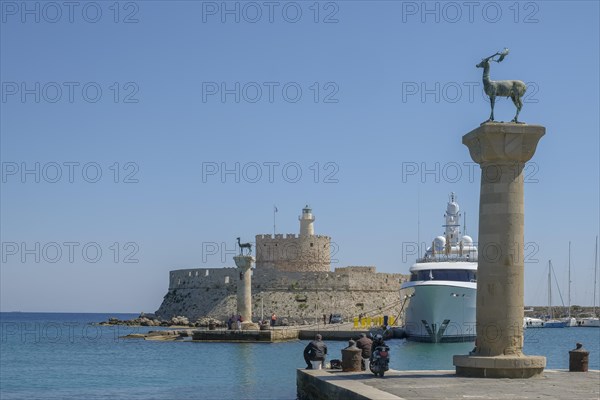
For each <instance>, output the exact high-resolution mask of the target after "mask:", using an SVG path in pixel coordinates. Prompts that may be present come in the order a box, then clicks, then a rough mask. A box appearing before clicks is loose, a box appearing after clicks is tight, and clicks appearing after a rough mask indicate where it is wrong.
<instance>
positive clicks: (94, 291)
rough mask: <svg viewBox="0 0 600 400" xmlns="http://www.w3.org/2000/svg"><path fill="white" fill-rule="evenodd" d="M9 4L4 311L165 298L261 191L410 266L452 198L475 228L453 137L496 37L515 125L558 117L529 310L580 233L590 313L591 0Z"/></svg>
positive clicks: (475, 196) (219, 253) (540, 180)
mask: <svg viewBox="0 0 600 400" xmlns="http://www.w3.org/2000/svg"><path fill="white" fill-rule="evenodd" d="M0 4H1V5H2V10H1V11H2V21H1V26H0V34H1V37H0V45H1V54H0V55H1V59H0V67H1V71H0V74H1V81H2V93H1V94H2V98H1V99H0V101H1V102H0V106H1V115H0V129H1V142H0V144H1V149H0V155H1V159H2V183H1V185H2V186H1V189H2V190H1V195H0V199H1V227H0V233H1V235H2V246H3V247H2V266H1V269H0V276H1V283H0V285H1V286H0V288H1V294H0V300H1V303H0V309H1V310H2V311H12V310H22V311H90V312H93V311H97V312H111V311H112V312H117V311H121V312H129V311H131V312H138V311H147V312H151V311H154V310H155V309H156V308H158V306H159V304H160V302H161V300H162V297H163V295H164V294H165V293H166V290H167V284H168V282H167V279H168V271H169V270H171V269H177V268H192V267H224V266H233V261H232V259H231V253H232V250H233V249H234V248H235V247H234V242H235V238H236V237H237V236H241V237H242V240H244V241H249V240H253V238H254V235H255V234H260V233H272V230H273V205H274V204H276V205H277V207H278V209H279V212H278V213H277V231H278V232H279V233H297V231H298V229H299V226H298V221H297V217H298V215H299V214H300V211H301V208H302V207H303V206H304V205H305V204H307V203H308V204H310V205H311V206H312V208H313V211H314V213H315V215H316V218H317V220H316V222H315V228H316V232H317V233H319V234H326V235H329V236H331V237H332V240H333V241H334V242H335V244H336V254H335V255H334V256H333V258H334V259H335V260H337V262H336V263H335V264H334V266H346V265H375V266H377V268H378V270H379V271H385V272H402V273H406V272H407V271H408V267H409V266H410V265H411V263H412V262H413V261H414V259H415V258H416V255H413V254H412V253H411V249H412V246H413V244H414V243H415V242H417V239H418V238H420V240H421V241H422V242H430V241H431V239H432V238H433V237H434V236H436V235H438V234H440V233H441V232H442V230H443V228H442V227H441V225H442V223H443V213H444V208H445V204H446V201H447V198H448V194H449V193H450V192H452V191H454V192H455V193H457V196H458V200H459V203H460V205H461V208H462V210H463V211H466V213H467V230H468V233H469V234H470V235H472V236H474V238H475V240H477V223H478V221H477V219H478V200H479V177H480V175H479V168H478V167H476V166H474V165H473V163H472V161H471V159H470V157H469V154H468V150H467V148H466V147H465V146H464V145H462V143H461V137H462V135H464V134H465V133H467V132H469V131H471V130H472V129H474V128H476V127H477V126H479V123H480V122H482V121H484V120H485V119H487V117H488V115H489V103H488V102H487V100H486V99H485V97H484V95H483V94H482V84H481V74H482V70H481V69H477V68H475V64H477V63H478V62H479V61H480V60H481V58H483V57H486V56H489V55H491V54H493V53H495V52H496V51H499V50H501V49H502V48H504V47H508V48H510V54H509V55H508V56H507V57H506V59H505V60H504V61H503V62H502V63H499V64H496V63H494V64H493V65H492V68H491V78H492V79H520V80H523V81H525V82H527V83H528V92H527V95H526V98H525V104H524V107H523V110H522V112H521V116H520V119H521V120H522V121H525V122H527V123H531V124H540V125H544V126H545V127H546V128H547V133H546V136H545V137H543V138H542V140H541V141H540V144H539V146H538V150H537V153H536V155H535V156H534V158H533V159H532V161H531V164H530V165H529V166H528V167H527V169H526V171H525V209H526V220H525V240H526V243H527V245H526V254H525V258H526V264H525V271H526V272H525V273H526V278H525V279H526V286H525V296H526V299H525V301H526V303H527V304H530V305H543V304H546V283H545V282H546V274H547V263H548V260H549V259H552V262H553V264H554V266H555V269H556V274H557V278H558V280H559V281H560V282H559V283H560V284H561V290H562V291H563V297H564V298H565V302H566V301H567V300H566V290H567V289H566V287H567V268H566V267H567V263H568V242H569V241H571V242H572V256H571V263H572V281H573V284H572V303H573V304H581V305H584V304H590V305H591V303H592V293H593V265H594V264H593V261H594V240H595V237H596V235H598V227H599V213H598V210H599V207H598V204H599V181H600V177H599V169H600V168H599V166H600V164H599V152H600V151H599V147H600V145H599V117H598V110H599V109H600V107H599V92H600V90H599V88H600V85H599V74H598V71H599V48H600V46H599V37H600V34H599V24H598V20H599V17H600V15H599V6H598V3H597V2H593V1H581V2H577V1H575V2H562V1H548V2H519V3H515V2H512V1H511V2H473V3H467V5H465V2H427V3H423V2H400V1H398V2H392V1H368V2H367V1H334V2H318V3H316V2H314V1H309V2H305V1H297V2H273V3H265V2H227V3H222V2H220V1H219V2H193V1H174V2H167V1H137V2H136V1H134V2H120V3H118V4H117V5H118V6H115V3H114V2H112V1H110V2H105V1H96V2H80V3H77V5H74V6H73V8H72V9H69V8H68V7H67V6H65V5H63V4H62V2H34V1H31V2H24V3H23V2H9V1H1V2H0ZM224 4H226V5H224ZM228 11H230V12H228ZM315 21H316V22H315ZM495 115H496V119H497V120H504V121H508V120H510V119H512V117H513V115H514V106H513V105H512V103H511V102H510V100H506V99H501V100H499V101H497V103H496V111H495ZM415 168H416V170H415ZM224 170H226V171H225V172H227V170H228V171H233V172H230V173H225V174H222V172H223V171H224ZM27 171H32V172H29V173H27ZM427 171H430V172H427ZM270 173H271V176H269V175H270ZM99 174H100V175H99ZM299 174H301V175H299ZM418 220H419V221H420V224H418V223H417V221H418ZM223 243H225V245H224V246H223ZM215 244H216V246H217V250H216V254H211V253H214V251H212V250H214V249H215ZM98 252H101V253H98ZM36 257H37V258H38V260H36ZM555 303H556V304H559V303H560V301H559V300H558V299H556V301H555Z"/></svg>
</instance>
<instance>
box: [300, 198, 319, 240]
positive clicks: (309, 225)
mask: <svg viewBox="0 0 600 400" xmlns="http://www.w3.org/2000/svg"><path fill="white" fill-rule="evenodd" d="M298 220H299V221H300V236H314V234H315V227H314V226H313V222H315V217H314V216H313V215H312V210H311V209H310V207H309V206H308V205H306V207H304V208H303V209H302V215H301V216H299V217H298Z"/></svg>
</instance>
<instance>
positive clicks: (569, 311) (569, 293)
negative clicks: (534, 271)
mask: <svg viewBox="0 0 600 400" xmlns="http://www.w3.org/2000/svg"><path fill="white" fill-rule="evenodd" d="M568 289H569V290H568V296H569V299H568V300H569V302H568V304H567V305H568V306H569V309H568V311H567V312H568V314H569V318H571V241H569V287H568Z"/></svg>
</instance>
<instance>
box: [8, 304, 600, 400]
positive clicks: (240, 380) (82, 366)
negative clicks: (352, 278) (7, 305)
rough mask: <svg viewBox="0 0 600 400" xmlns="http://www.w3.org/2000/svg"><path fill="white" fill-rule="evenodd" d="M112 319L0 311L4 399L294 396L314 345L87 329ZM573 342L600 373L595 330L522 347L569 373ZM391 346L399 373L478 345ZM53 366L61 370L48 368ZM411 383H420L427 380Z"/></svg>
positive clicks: (528, 334) (439, 366) (441, 365)
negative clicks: (160, 338) (159, 338)
mask: <svg viewBox="0 0 600 400" xmlns="http://www.w3.org/2000/svg"><path fill="white" fill-rule="evenodd" d="M112 316H115V315H114V314H60V313H58V314H57V313H0V328H1V331H0V333H1V334H2V336H1V337H2V340H3V341H2V357H0V373H1V374H2V379H3V387H2V390H3V392H2V395H3V398H4V397H6V398H10V399H18V400H29V399H35V398H44V399H52V400H54V399H64V398H86V399H100V400H105V399H106V400H108V399H114V398H134V399H144V400H146V399H148V400H156V399H165V398H178V399H185V400H187V399H190V400H192V399H198V398H202V399H210V400H230V399H248V400H250V399H265V400H294V399H296V375H297V369H298V368H302V367H303V366H304V361H303V359H302V350H303V348H304V347H305V346H306V344H307V343H308V340H292V341H288V342H278V343H272V344H265V343H225V342H192V341H189V342H179V341H167V342H155V341H147V340H129V339H121V338H120V337H121V336H124V335H127V334H130V333H139V334H143V333H145V332H148V331H150V330H153V329H156V328H152V327H127V326H100V325H91V324H90V322H93V321H96V322H101V321H103V320H106V319H107V318H109V317H112ZM135 316H136V315H135V314H130V315H123V316H122V318H123V319H124V318H133V317H135ZM576 342H582V343H583V344H584V347H585V348H586V350H588V351H589V352H590V361H589V368H590V370H598V369H600V330H598V329H587V328H571V329H530V330H525V342H524V350H525V351H526V352H528V353H534V354H543V355H544V356H546V357H547V360H548V364H547V365H548V369H552V370H555V369H558V370H566V369H568V367H569V351H570V350H572V349H573V348H575V343H576ZM325 343H326V344H327V346H328V348H329V352H328V357H327V360H328V361H330V360H331V359H334V358H337V359H340V358H341V350H342V349H343V348H344V347H346V346H347V344H348V342H347V341H333V340H326V341H325ZM386 343H388V345H389V346H390V368H391V370H394V371H414V370H427V371H433V370H444V371H448V370H451V369H452V355H453V354H460V353H467V352H468V351H470V350H471V349H472V348H473V343H419V342H410V341H407V340H404V339H391V340H386ZM17 360H18V362H17ZM49 365H50V366H51V365H60V368H53V367H50V368H48V367H47V366H49ZM388 372H389V376H388V373H386V376H385V377H384V378H383V379H379V378H377V379H379V380H380V381H383V382H387V381H388V378H389V379H390V381H391V382H396V381H397V380H398V378H395V377H394V375H395V372H391V371H388ZM575 375H577V374H575ZM584 375H585V374H584ZM371 376H373V375H372V374H371ZM414 378H415V379H414V381H415V382H413V384H415V385H416V384H419V382H423V383H422V384H423V385H424V384H425V381H423V380H419V379H416V377H414ZM370 379H371V380H374V379H375V378H370ZM529 381H531V380H527V381H524V382H525V383H526V384H528V383H527V382H529ZM403 382H405V381H403ZM404 384H405V385H406V384H408V383H407V382H405V383H404ZM132 388H135V393H134V392H132ZM432 390H433V389H432ZM567 394H568V393H567ZM560 398H565V396H564V395H563V396H560ZM571 398H576V397H571Z"/></svg>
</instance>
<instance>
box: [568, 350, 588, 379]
mask: <svg viewBox="0 0 600 400" xmlns="http://www.w3.org/2000/svg"><path fill="white" fill-rule="evenodd" d="M576 346H577V348H575V349H574V350H571V351H569V372H587V370H588V364H589V361H590V352H589V351H587V350H586V349H584V348H583V345H582V344H581V343H577V345H576Z"/></svg>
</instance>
